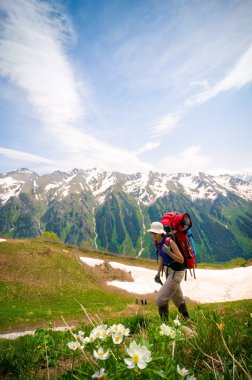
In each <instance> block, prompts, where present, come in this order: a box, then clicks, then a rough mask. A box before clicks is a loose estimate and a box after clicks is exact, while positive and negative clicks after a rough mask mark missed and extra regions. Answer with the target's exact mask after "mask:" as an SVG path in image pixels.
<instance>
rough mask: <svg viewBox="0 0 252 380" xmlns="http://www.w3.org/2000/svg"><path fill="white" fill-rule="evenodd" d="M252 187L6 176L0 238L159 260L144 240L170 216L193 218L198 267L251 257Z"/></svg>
mask: <svg viewBox="0 0 252 380" xmlns="http://www.w3.org/2000/svg"><path fill="white" fill-rule="evenodd" d="M251 203H252V181H250V180H249V179H246V180H244V179H242V178H238V177H234V176H231V175H228V174H227V175H218V176H213V175H209V174H206V173H202V172H200V173H199V174H198V175H195V174H189V173H177V174H166V173H158V172H148V173H135V174H129V175H127V174H123V173H120V172H116V171H114V172H108V171H104V170H101V169H98V168H94V169H88V170H83V169H73V170H71V171H70V172H62V171H59V170H57V171H54V172H53V173H49V174H43V175H38V174H37V173H35V172H34V171H31V170H29V169H26V168H21V169H18V170H16V171H11V172H9V173H6V174H0V211H1V216H0V233H2V234H3V233H4V234H6V235H7V236H11V237H36V236H37V235H39V234H42V233H43V231H52V232H55V233H56V234H57V235H58V236H59V237H60V239H61V240H62V241H64V242H65V243H69V244H74V245H78V246H84V247H85V246H87V247H90V248H93V249H99V250H102V251H106V250H107V251H111V252H114V253H118V254H119V255H123V254H126V253H127V254H128V253H129V254H131V255H133V256H143V257H150V258H155V252H154V249H153V247H152V244H151V242H150V237H149V234H147V233H146V230H147V228H148V227H149V225H150V223H151V222H152V221H154V220H160V218H161V216H162V215H163V214H164V213H165V212H168V211H173V210H176V211H178V212H184V211H186V212H188V213H189V214H191V216H192V219H193V232H194V237H195V242H196V247H197V249H198V250H199V252H200V257H199V260H200V261H202V260H204V261H226V260H230V259H232V258H234V257H239V256H240V257H243V258H245V259H247V258H249V257H251V255H252V247H251V239H252V228H251V227H250V226H251V220H252V212H251V209H252V208H251Z"/></svg>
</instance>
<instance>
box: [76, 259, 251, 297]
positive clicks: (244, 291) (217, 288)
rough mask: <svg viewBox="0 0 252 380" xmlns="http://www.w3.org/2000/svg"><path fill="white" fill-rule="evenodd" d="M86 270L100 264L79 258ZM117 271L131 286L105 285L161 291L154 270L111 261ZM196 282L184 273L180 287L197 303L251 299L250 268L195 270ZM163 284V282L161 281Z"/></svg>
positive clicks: (134, 291) (137, 292)
mask: <svg viewBox="0 0 252 380" xmlns="http://www.w3.org/2000/svg"><path fill="white" fill-rule="evenodd" d="M80 260H81V261H82V262H84V263H86V264H87V265H89V266H92V267H95V266H96V265H101V264H102V263H103V260H99V259H92V258H89V257H80ZM109 264H110V265H111V266H112V267H113V268H116V269H122V270H124V271H126V272H130V274H131V275H132V277H133V280H134V281H133V282H122V281H118V280H114V281H109V282H107V284H108V285H111V286H115V287H117V288H120V289H124V290H126V291H127V292H130V293H135V294H142V295H146V294H150V293H153V292H155V291H158V290H159V289H160V285H159V284H157V283H155V282H154V277H155V274H156V270H151V269H145V268H143V267H136V266H131V265H125V264H121V263H118V262H113V261H110V262H109ZM195 273H196V280H195V279H194V278H193V277H192V276H191V275H190V273H189V271H188V273H187V280H186V281H182V283H181V286H182V289H183V293H184V295H185V296H186V297H188V298H190V299H191V300H193V301H196V302H199V303H212V302H227V301H238V300H243V299H251V298H252V266H249V267H245V268H242V267H240V268H234V269H219V270H216V269H197V268H196V270H195ZM161 279H162V282H164V280H165V278H164V277H163V278H161Z"/></svg>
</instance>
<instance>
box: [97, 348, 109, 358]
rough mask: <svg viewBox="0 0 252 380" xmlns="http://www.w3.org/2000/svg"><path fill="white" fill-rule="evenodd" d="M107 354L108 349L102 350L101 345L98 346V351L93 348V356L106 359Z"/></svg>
mask: <svg viewBox="0 0 252 380" xmlns="http://www.w3.org/2000/svg"><path fill="white" fill-rule="evenodd" d="M108 356H109V351H106V352H104V350H103V348H102V347H99V349H98V351H96V350H94V357H95V358H96V359H100V360H106V359H107V358H108Z"/></svg>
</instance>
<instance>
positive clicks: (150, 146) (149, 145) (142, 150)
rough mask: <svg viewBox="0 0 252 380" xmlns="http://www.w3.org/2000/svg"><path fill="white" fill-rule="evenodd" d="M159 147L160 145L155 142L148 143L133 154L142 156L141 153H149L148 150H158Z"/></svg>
mask: <svg viewBox="0 0 252 380" xmlns="http://www.w3.org/2000/svg"><path fill="white" fill-rule="evenodd" d="M159 145H160V143H159V142H157V141H156V142H149V143H147V144H145V145H143V146H142V147H141V148H139V149H138V150H137V151H136V152H135V154H136V155H140V154H143V153H146V152H149V151H150V150H153V149H156V148H158V147H159Z"/></svg>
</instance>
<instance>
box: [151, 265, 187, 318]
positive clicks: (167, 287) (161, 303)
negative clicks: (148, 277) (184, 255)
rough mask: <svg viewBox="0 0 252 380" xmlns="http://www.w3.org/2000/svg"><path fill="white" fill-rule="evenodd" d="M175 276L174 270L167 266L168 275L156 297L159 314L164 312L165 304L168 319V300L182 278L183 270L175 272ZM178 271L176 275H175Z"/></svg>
mask: <svg viewBox="0 0 252 380" xmlns="http://www.w3.org/2000/svg"><path fill="white" fill-rule="evenodd" d="M175 273H176V276H175V275H174V271H173V270H172V269H171V268H168V277H167V279H166V281H165V283H164V285H163V286H162V288H161V289H160V290H159V292H158V294H157V298H156V305H157V307H158V310H159V314H160V313H161V314H162V313H164V309H162V308H163V307H165V306H166V305H167V308H166V311H165V312H166V313H167V319H168V302H169V301H170V299H172V298H173V295H174V294H175V293H176V291H177V288H178V287H179V284H180V282H181V281H182V279H183V274H184V273H183V272H181V273H180V272H175ZM177 273H178V275H177Z"/></svg>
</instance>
